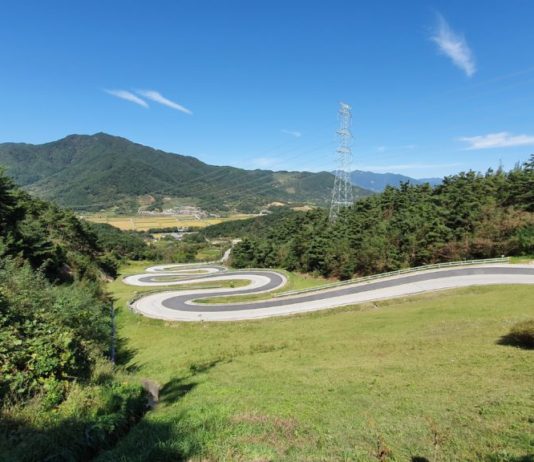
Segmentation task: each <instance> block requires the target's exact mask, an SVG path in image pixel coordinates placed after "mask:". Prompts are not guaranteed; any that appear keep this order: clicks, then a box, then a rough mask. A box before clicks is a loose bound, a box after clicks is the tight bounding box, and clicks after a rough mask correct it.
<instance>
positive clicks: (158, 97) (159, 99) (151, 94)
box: [137, 90, 193, 115]
mask: <svg viewBox="0 0 534 462" xmlns="http://www.w3.org/2000/svg"><path fill="white" fill-rule="evenodd" d="M137 93H138V94H139V95H141V96H144V97H145V98H148V99H150V100H152V101H155V102H156V103H159V104H163V105H164V106H167V107H170V108H171V109H176V110H177V111H181V112H184V113H186V114H189V115H191V114H193V113H192V112H191V111H190V110H189V109H187V108H186V107H184V106H182V105H181V104H178V103H175V102H174V101H171V100H170V99H168V98H165V97H164V96H163V95H162V94H161V93H159V92H157V91H154V90H137Z"/></svg>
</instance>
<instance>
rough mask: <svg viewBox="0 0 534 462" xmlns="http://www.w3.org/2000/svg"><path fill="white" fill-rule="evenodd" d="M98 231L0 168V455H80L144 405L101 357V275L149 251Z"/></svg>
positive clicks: (107, 328) (106, 313)
mask: <svg viewBox="0 0 534 462" xmlns="http://www.w3.org/2000/svg"><path fill="white" fill-rule="evenodd" d="M101 230H102V229H101V228H100V227H95V226H93V225H89V224H86V223H83V222H81V221H79V220H78V219H77V218H76V216H75V215H74V214H73V213H72V212H69V211H65V210H61V209H59V208H57V207H55V206H53V205H51V204H48V203H46V202H43V201H40V200H36V199H32V198H31V197H30V196H29V195H28V194H27V193H25V192H23V191H22V190H20V189H19V188H17V187H15V186H14V185H13V183H12V182H11V180H9V179H8V178H7V177H6V176H4V175H3V174H1V172H0V460H87V458H89V457H91V456H92V455H94V454H95V453H96V452H98V451H99V450H101V449H103V448H106V447H107V446H109V445H110V444H112V442H113V441H114V440H115V439H116V438H117V437H118V436H120V434H121V433H123V432H125V431H127V429H128V428H129V426H131V425H132V424H133V423H135V420H136V419H137V418H139V417H140V416H141V415H142V413H143V412H144V409H145V403H146V400H145V397H144V391H143V390H142V388H141V387H140V386H138V385H129V384H128V383H126V382H123V381H121V380H120V377H119V375H118V370H117V368H116V367H114V366H113V364H112V363H111V361H110V357H109V351H110V346H111V338H112V336H111V333H112V327H111V318H110V310H111V307H112V300H111V299H110V298H109V296H108V295H106V293H105V291H104V290H103V281H104V280H106V279H107V278H109V277H111V276H112V275H113V274H115V271H116V268H117V265H118V263H119V259H120V258H124V257H130V258H136V257H143V256H144V252H146V251H148V250H149V249H148V247H147V246H146V244H145V243H144V241H143V240H142V239H140V238H135V237H134V236H126V235H124V234H121V232H120V231H118V230H115V231H113V236H115V238H111V237H110V235H109V233H108V234H106V233H102V232H100V231H101ZM117 236H120V238H119V237H117ZM117 351H118V354H119V355H120V354H122V351H121V349H120V348H118V350H117Z"/></svg>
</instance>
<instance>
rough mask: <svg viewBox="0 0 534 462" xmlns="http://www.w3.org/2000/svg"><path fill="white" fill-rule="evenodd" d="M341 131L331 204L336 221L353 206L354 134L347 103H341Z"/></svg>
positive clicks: (331, 215)
mask: <svg viewBox="0 0 534 462" xmlns="http://www.w3.org/2000/svg"><path fill="white" fill-rule="evenodd" d="M338 116H339V130H338V131H337V136H338V140H339V146H338V148H337V150H336V153H337V169H336V172H335V179H334V188H333V189H332V202H331V203H330V215H329V217H328V218H329V220H330V221H335V219H336V218H337V216H338V214H339V211H340V210H341V209H342V208H343V207H347V206H349V205H352V203H353V198H352V182H351V180H350V168H351V163H352V149H351V144H352V132H351V131H350V126H351V122H352V112H351V107H350V106H349V105H348V104H346V103H340V107H339V111H338Z"/></svg>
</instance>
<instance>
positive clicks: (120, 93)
mask: <svg viewBox="0 0 534 462" xmlns="http://www.w3.org/2000/svg"><path fill="white" fill-rule="evenodd" d="M104 91H105V92H106V93H108V94H110V95H113V96H115V97H117V98H120V99H124V100H126V101H130V102H132V103H135V104H138V105H139V106H143V107H146V108H147V107H148V104H147V102H146V101H145V100H144V99H141V98H139V96H137V95H134V94H133V93H131V92H129V91H126V90H104Z"/></svg>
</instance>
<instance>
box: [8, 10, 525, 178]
mask: <svg viewBox="0 0 534 462" xmlns="http://www.w3.org/2000/svg"><path fill="white" fill-rule="evenodd" d="M1 6H2V8H1V12H0V62H1V72H0V101H1V109H0V141H25V142H30V143H43V142H48V141H52V140H55V139H58V138H61V137H63V136H65V135H67V134H71V133H85V134H91V133H96V132H99V131H104V132H107V133H111V134H114V135H120V136H124V137H126V138H129V139H131V140H133V141H136V142H139V143H142V144H146V145H149V146H153V147H157V148H160V149H164V150H167V151H171V152H176V153H180V154H187V155H192V156H195V157H198V158H200V159H201V160H203V161H205V162H208V163H211V164H219V165H223V164H224V165H235V166H239V167H243V168H270V169H274V170H312V171H318V170H331V169H333V168H334V167H335V161H334V159H335V155H334V151H335V145H336V140H335V129H336V126H337V115H336V111H337V107H338V103H339V101H345V102H347V103H349V104H351V105H352V107H353V133H354V144H353V153H354V161H353V167H354V168H359V169H366V170H373V171H379V172H384V171H392V172H398V173H403V174H407V175H411V176H415V177H430V176H441V175H445V174H450V173H454V172H457V171H460V170H467V169H470V168H472V169H475V170H485V169H486V168H487V167H490V166H494V167H496V166H498V165H499V163H500V162H502V164H503V165H504V166H505V168H510V167H512V166H513V165H514V164H515V163H516V162H517V161H524V160H526V159H527V158H528V156H529V155H530V153H533V152H534V123H533V122H534V116H533V115H534V53H533V52H532V50H533V49H534V28H533V27H532V20H533V19H534V2H533V1H530V0H503V1H497V0H485V1H479V0H470V1H465V0H463V1H457V0H447V1H433V2H427V1H418V0H410V1H409V2H398V1H394V0H389V1H380V0H375V1H373V2H370V1H369V2H363V1H362V2H357V1H348V0H347V1H338V0H329V1H328V2H327V1H313V0H308V1H291V0H286V1H278V0H269V1H267V0H265V1H260V0H247V1H245V0H242V1H235V0H210V1H201V0H196V1H195V0H188V1H185V0H175V1H157V0H154V1H150V2H149V1H142V2H141V1H135V0H129V1H119V0H110V1H97V0H93V1H90V2H89V1H85V2H82V1H74V0H71V1H56V0H48V1H46V2H42V1H24V2H23V1H20V0H16V1H13V0H4V1H3V2H2V5H1Z"/></svg>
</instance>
